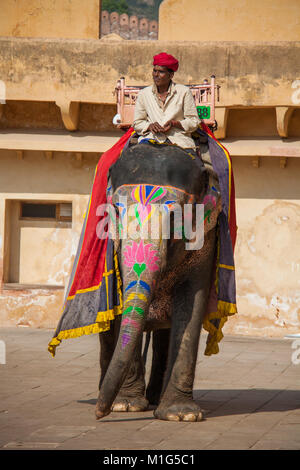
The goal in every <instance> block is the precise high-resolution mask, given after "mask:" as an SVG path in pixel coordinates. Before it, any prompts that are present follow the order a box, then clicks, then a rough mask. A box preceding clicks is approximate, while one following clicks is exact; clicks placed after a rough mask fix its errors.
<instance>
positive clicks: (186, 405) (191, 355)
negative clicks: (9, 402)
mask: <svg viewBox="0 0 300 470" xmlns="http://www.w3.org/2000/svg"><path fill="white" fill-rule="evenodd" d="M201 154H202V159H201V158H199V157H198V156H195V154H194V153H191V152H188V151H186V150H183V149H180V148H179V147H176V146H164V145H161V146H159V147H158V146H155V148H154V147H153V146H151V145H148V144H138V145H134V146H132V147H129V148H128V149H127V150H125V151H124V152H123V153H122V155H121V157H120V158H119V159H118V161H117V162H116V163H115V164H114V166H113V167H112V168H111V170H110V183H111V189H110V191H111V202H112V206H113V207H114V208H115V209H116V211H117V213H118V221H119V222H118V228H119V229H118V230H117V231H116V232H115V233H114V237H115V246H116V249H117V253H118V257H119V265H120V270H121V277H122V281H123V306H124V307H123V314H122V316H121V318H119V319H116V320H115V322H114V325H113V327H112V328H111V330H110V331H108V332H105V333H101V334H100V342H101V357H100V363H101V378H100V390H99V396H98V400H97V405H96V411H95V413H96V418H97V419H100V418H103V417H104V416H106V415H108V414H109V413H110V411H111V409H114V410H118V411H121V410H129V411H140V410H144V409H146V407H147V404H148V400H150V401H151V402H154V403H155V402H157V403H158V407H157V408H156V410H155V411H154V416H155V417H156V418H158V419H164V420H175V421H180V420H184V421H199V420H201V419H202V413H201V409H200V407H199V405H198V404H197V403H195V402H194V401H193V397H192V390H193V382H194V377H195V366H196V359H197V352H198V344H199V336H200V331H201V326H202V322H203V318H204V315H205V312H206V308H207V303H208V297H209V291H210V286H211V282H212V272H213V269H212V268H213V265H214V260H215V254H216V253H215V251H216V250H215V247H216V243H215V242H216V223H217V218H218V214H219V212H220V208H221V203H220V192H219V188H218V181H217V177H216V175H215V173H214V172H213V170H212V167H211V163H210V160H209V153H208V147H207V145H206V144H205V143H204V144H202V147H201ZM203 161H204V163H205V166H204V164H203ZM124 201H125V202H126V204H125V202H124ZM203 206H204V214H203V213H202V212H201V214H202V219H201V223H202V222H204V224H203V225H202V227H203V226H204V239H203V240H202V243H199V240H197V237H198V232H199V229H197V227H196V225H197V223H198V222H197V220H198V219H197V217H198V214H197V208H198V207H202V208H203ZM186 207H188V208H189V209H190V210H189V211H188V213H187V214H186V213H185V208H186ZM178 214H180V217H177V215H178ZM201 214H200V215H201ZM183 220H184V221H187V225H186V224H185V223H184V224H183ZM198 221H199V220H198ZM148 222H149V223H150V222H151V233H150V231H149V224H148ZM187 226H189V229H187ZM145 227H146V229H145ZM195 227H196V229H195ZM164 230H166V233H167V236H164V235H165V232H164ZM187 232H188V236H187ZM153 234H155V236H154V235H153ZM187 248H188V249H187ZM151 330H152V331H153V346H154V350H153V351H154V362H153V365H152V373H151V378H150V383H149V385H148V389H147V393H146V397H145V380H144V364H143V361H142V358H141V346H142V338H143V332H144V331H151Z"/></svg>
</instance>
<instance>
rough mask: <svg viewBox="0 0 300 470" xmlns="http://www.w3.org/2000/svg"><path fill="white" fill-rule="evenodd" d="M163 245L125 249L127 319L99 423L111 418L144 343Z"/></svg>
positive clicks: (129, 244) (127, 243) (135, 244)
mask: <svg viewBox="0 0 300 470" xmlns="http://www.w3.org/2000/svg"><path fill="white" fill-rule="evenodd" d="M161 247H162V245H161V241H160V240H151V242H149V243H148V242H146V241H145V240H143V239H139V240H138V241H133V240H124V242H123V243H122V249H121V260H122V266H121V267H122V277H123V302H124V304H123V315H122V322H121V327H120V333H119V338H118V342H117V345H116V348H115V351H114V354H113V357H112V360H111V362H110V365H109V367H108V369H107V372H106V374H105V377H104V380H103V382H102V385H101V388H100V392H99V396H98V401H97V407H96V417H97V418H98V419H100V418H102V417H104V416H106V415H108V414H109V413H110V410H111V406H112V404H113V402H114V400H115V398H116V396H117V394H118V392H119V390H120V388H121V386H122V383H123V382H124V380H125V377H126V373H127V371H128V368H129V366H130V362H131V360H132V358H133V355H134V351H135V348H136V347H137V345H138V343H139V341H140V340H141V339H142V335H143V331H144V326H145V321H146V315H147V312H148V308H149V304H150V300H151V291H152V286H153V284H154V282H155V278H156V276H157V273H158V272H159V270H160V266H161V258H162V256H161Z"/></svg>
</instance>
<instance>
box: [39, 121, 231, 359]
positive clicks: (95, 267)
mask: <svg viewBox="0 0 300 470" xmlns="http://www.w3.org/2000/svg"><path fill="white" fill-rule="evenodd" d="M196 133H198V135H199V136H201V134H202V135H205V136H207V138H208V146H209V153H210V157H211V162H212V165H213V169H214V171H215V172H216V173H217V175H218V178H219V185H220V190H221V199H222V211H221V213H220V214H219V217H218V250H217V253H218V255H217V260H216V266H215V276H213V280H212V285H211V295H210V301H209V304H208V311H207V314H206V317H205V320H204V324H203V327H204V329H205V330H207V331H208V337H207V344H206V349H205V354H206V355H211V354H216V353H218V352H219V347H218V343H219V342H220V340H221V339H222V338H223V334H222V328H223V325H224V323H225V322H226V320H227V318H228V316H229V315H232V314H234V313H236V312H237V309H236V292H235V270H234V257H233V252H234V245H235V239H236V218H235V195H234V180H233V172H232V165H231V159H230V156H229V154H228V152H227V150H226V149H225V148H224V147H223V146H222V145H221V144H220V142H218V141H217V140H216V139H215V137H214V135H213V134H212V132H211V131H210V130H209V129H208V128H207V126H205V124H201V126H200V127H199V129H198V130H197V131H196ZM133 134H134V130H133V128H130V129H129V130H128V131H127V132H126V133H125V134H124V135H123V136H122V137H121V138H120V140H119V141H118V142H117V143H116V144H115V145H114V146H113V147H112V148H111V149H110V150H108V151H107V152H105V153H104V154H103V155H102V157H101V158H100V160H99V162H98V165H97V167H96V170H95V175H94V181H93V186H92V191H91V194H90V198H89V203H88V208H87V211H86V215H85V219H84V223H83V227H82V231H81V236H80V240H79V243H78V248H77V253H76V257H75V260H74V263H73V267H72V271H71V275H70V280H69V284H68V288H67V291H66V295H65V300H64V305H63V309H62V314H61V318H60V320H59V323H58V325H57V328H56V331H55V333H54V336H53V338H52V340H51V341H50V343H49V345H48V350H49V352H50V353H51V354H52V356H54V355H55V350H56V347H57V346H58V345H59V344H60V343H61V341H62V340H63V339H67V338H76V337H79V336H82V335H88V334H91V333H101V332H104V331H107V330H109V328H110V321H111V320H113V319H114V318H115V316H116V315H118V314H121V313H122V310H123V301H122V280H121V277H120V273H119V266H118V259H117V255H116V253H115V251H114V243H113V241H112V240H111V239H109V238H106V239H100V238H98V237H97V226H98V224H99V223H100V224H101V221H102V222H103V218H104V215H102V216H98V215H97V207H98V206H99V205H100V204H105V203H106V202H107V201H106V197H107V196H106V193H107V180H108V172H109V168H110V167H111V166H112V165H113V164H114V163H115V162H116V161H117V159H118V158H119V156H120V155H121V153H122V151H123V150H124V149H125V148H126V147H127V146H128V145H129V141H130V139H131V137H132V135H133ZM214 299H215V300H214Z"/></svg>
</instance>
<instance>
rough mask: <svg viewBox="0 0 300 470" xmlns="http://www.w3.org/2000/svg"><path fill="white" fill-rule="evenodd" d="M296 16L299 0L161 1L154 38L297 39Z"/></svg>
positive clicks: (299, 29)
mask: <svg viewBox="0 0 300 470" xmlns="http://www.w3.org/2000/svg"><path fill="white" fill-rule="evenodd" d="M299 18H300V2H299V0H288V1H287V0H285V1H282V0H214V1H213V2H207V1H206V0H164V2H163V3H162V4H161V6H160V10H159V36H158V39H160V40H168V41H299V39H300V23H299ZM200 60H201V59H200ZM274 65H275V64H274Z"/></svg>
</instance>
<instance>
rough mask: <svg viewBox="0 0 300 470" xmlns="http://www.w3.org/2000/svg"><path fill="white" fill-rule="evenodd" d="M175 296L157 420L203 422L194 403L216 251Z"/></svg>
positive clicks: (211, 253) (181, 286)
mask: <svg viewBox="0 0 300 470" xmlns="http://www.w3.org/2000/svg"><path fill="white" fill-rule="evenodd" d="M208 251H209V252H210V253H207V254H208V255H209V256H207V257H206V260H205V263H204V265H203V266H200V267H199V269H197V271H194V272H193V274H192V275H191V276H190V278H189V279H188V280H186V281H185V282H183V283H182V284H181V285H180V286H178V288H177V289H176V292H175V293H174V303H173V311H172V327H171V337H170V350H169V358H168V366H167V371H166V375H165V379H164V386H163V393H162V398H161V401H160V403H159V406H158V408H157V409H156V410H155V412H154V416H155V417H156V418H158V419H164V420H168V421H201V419H202V413H201V408H200V406H199V405H198V404H197V403H195V402H194V401H193V384H194V378H195V368H196V361H197V353H198V344H199V338H200V331H201V326H202V322H203V317H204V314H205V311H206V306H207V299H208V293H209V287H210V281H211V270H212V263H213V255H214V250H213V247H211V248H210V249H209V250H208Z"/></svg>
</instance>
